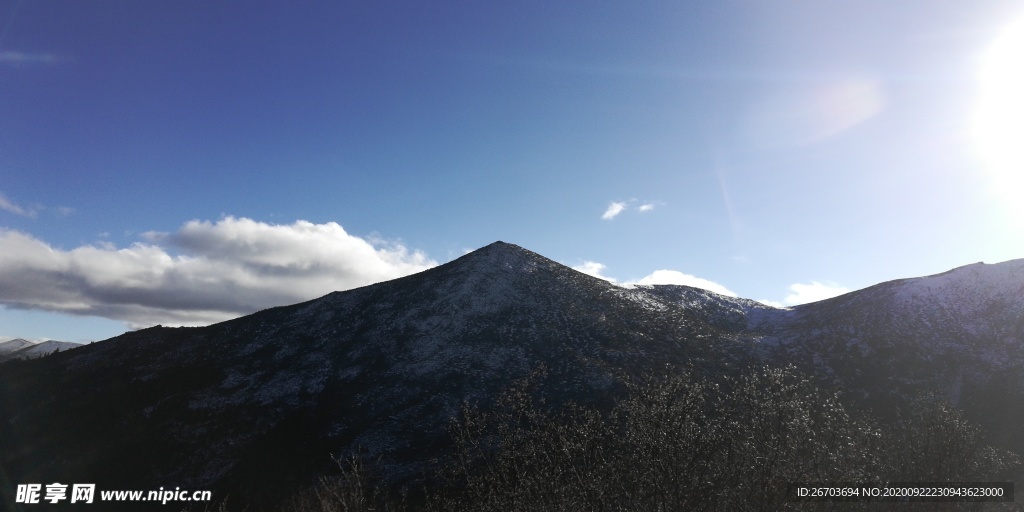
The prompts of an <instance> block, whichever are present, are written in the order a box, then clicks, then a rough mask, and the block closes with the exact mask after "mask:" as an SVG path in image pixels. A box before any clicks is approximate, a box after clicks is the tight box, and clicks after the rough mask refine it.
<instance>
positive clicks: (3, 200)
mask: <svg viewBox="0 0 1024 512" xmlns="http://www.w3.org/2000/svg"><path fill="white" fill-rule="evenodd" d="M0 210H4V211H8V212H11V213H13V214H15V215H21V216H22V217H35V216H36V211H35V210H33V209H31V208H23V207H21V206H19V205H17V204H15V203H14V202H13V201H11V200H10V199H7V196H5V195H3V194H0Z"/></svg>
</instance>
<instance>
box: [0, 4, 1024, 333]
mask: <svg viewBox="0 0 1024 512" xmlns="http://www.w3.org/2000/svg"><path fill="white" fill-rule="evenodd" d="M1021 20H1024V4H1022V3H1020V2H1019V1H1008V0H978V1H973V2H963V1H961V0H927V1H924V0H921V1H915V0H906V1H892V0H885V1H876V0H864V1H858V2H848V1H826V0H823V1H816V2H806V1H789V0H772V1H758V0H744V1H733V0H723V1H715V2H677V1H665V2H660V1H644V0H641V1H637V2H598V1H586V2H584V1H566V2H549V1H532V0H520V1H516V2H502V1H495V2H401V1H381V2H269V1H260V2H241V1H224V2H205V1H189V0H182V1H175V2H123V1H102V0H99V1H92V2H69V1H51V0H13V1H11V0H0V341H2V340H3V339H5V338H14V337H23V338H29V339H33V340H42V339H59V340H65V341H77V342H87V341H94V340H101V339H105V338H109V337H112V336H115V335H117V334H120V333H122V332H125V331H126V330H130V329H137V328H141V327H147V326H151V325H155V324H162V325H205V324H209V323H212V322H217V321H222V320H226V319H230V318H234V317H237V316H241V315H244V314H248V313H251V312H254V311H257V310H259V309H263V308H268V307H273V306H278V305H285V304H290V303H295V302H300V301H304V300H308V299H312V298H315V297H318V296H321V295H323V294H326V293H329V292H331V291H334V290H344V289H350V288H353V287H357V286H363V285H367V284H371V283H374V282H379V281H383V280H387V279H392V278H396V277H400V276H402V275H407V274H410V273H413V272H418V271H421V270H424V269H427V268H430V267H431V266H434V265H438V264H443V263H445V262H448V261H451V260H452V259H454V258H457V257H459V256H461V255H463V254H465V253H466V252H468V251H471V250H474V249H477V248H480V247H482V246H485V245H487V244H489V243H491V242H494V241H496V240H502V241H505V242H510V243H515V244H518V245H520V246H523V247H525V248H527V249H530V250H532V251H534V252H537V253H539V254H541V255H544V256H546V257H549V258H551V259H553V260H556V261H559V262H561V263H564V264H566V265H569V266H572V267H574V268H577V269H578V270H581V271H584V272H587V273H590V274H592V275H598V276H602V277H604V278H606V279H610V280H613V281H615V282H617V283H620V284H625V285H628V284H691V285H696V286H702V287H705V288H708V289H711V290H714V291H718V292H720V293H726V294H730V295H736V296H740V297H746V298H750V299H755V300H761V301H764V302H766V303H769V304H773V305H777V306H790V305H795V304H800V303H806V302H810V301H814V300H820V299H823V298H827V297H830V296H834V295H837V294H840V293H844V292H846V291H850V290H857V289H861V288H865V287H867V286H871V285H873V284H877V283H879V282H883V281H887V280H892V279H898V278H905V277H915V276H922V275H929V274H935V273H939V272H943V271H945V270H949V269H951V268H954V267H958V266H962V265H966V264H970V263H975V262H979V261H984V262H988V263H995V262H999V261H1005V260H1009V259H1015V258H1024V206H1021V205H1019V204H1018V203H1024V201H1020V200H1019V198H1020V197H1024V154H1022V152H1021V149H1020V147H1021V146H1024V142H1021V143H1018V142H1020V141H1024V128H1022V121H1021V120H1022V119H1024V96H1022V94H1024V93H1020V92H1018V91H1024V70H1022V67H1024V21H1021Z"/></svg>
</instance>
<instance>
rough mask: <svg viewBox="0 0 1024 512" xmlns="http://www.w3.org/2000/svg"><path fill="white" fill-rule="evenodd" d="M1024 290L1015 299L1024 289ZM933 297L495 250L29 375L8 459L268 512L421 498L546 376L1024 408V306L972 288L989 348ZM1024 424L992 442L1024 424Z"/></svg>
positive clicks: (47, 472)
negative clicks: (325, 486) (661, 379)
mask: <svg viewBox="0 0 1024 512" xmlns="http://www.w3.org/2000/svg"><path fill="white" fill-rule="evenodd" d="M1022 261H1024V260H1022ZM979 268H981V269H984V268H986V267H979ZM1000 268H1001V267H1000ZM1015 268H1016V267H1015ZM972 272H973V271H972ZM1000 275H1002V274H1000ZM1015 276H1017V274H1016V273H1012V275H1011V278H1010V279H1009V281H1008V282H1009V284H1006V286H1007V287H1008V289H1010V290H1014V289H1016V288H1013V286H1017V285H1018V284H1019V285H1020V286H1024V278H1022V279H1021V281H1020V282H1019V283H1018V282H1016V281H1013V279H1016V277H1015ZM1004 277H1005V276H1004ZM926 278H927V277H926ZM913 279H922V278H912V279H910V280H895V281H890V282H887V283H880V284H879V285H875V286H872V287H869V288H865V289H863V290H858V291H854V292H850V293H848V294H844V295H842V296H839V297H835V298H832V299H828V300H825V301H820V302H816V303H811V304H806V305H801V306H795V307H792V308H787V309H778V308H773V307H770V306H766V305H764V304H761V303H758V302H756V301H751V300H749V299H741V298H734V297H727V296H723V295H719V294H716V293H714V292H711V291H707V290H703V289H700V288H693V287H688V286H681V285H654V286H643V287H632V288H627V287H622V286H618V285H615V284H613V283H610V282H608V281H605V280H602V279H599V278H595V277H592V276H589V275H586V274H582V273H580V272H577V271H575V270H573V269H571V268H569V267H566V266H564V265H561V264H559V263H557V262H555V261H553V260H550V259H548V258H545V257H543V256H541V255H539V254H536V253H534V252H531V251H529V250H527V249H524V248H522V247H519V246H517V245H514V244H508V243H504V242H495V243H493V244H490V245H488V246H485V247H483V248H481V249H479V250H477V251H474V252H472V253H469V254H467V255H464V256H462V257H460V258H457V259H455V260H453V261H451V262H448V263H446V264H443V265H439V266H437V267H434V268H431V269H428V270H425V271H422V272H420V273H417V274H413V275H410V276H406V277H403V278H399V279H396V280H393V281H387V282H383V283H378V284H374V285H369V286H364V287H361V288H356V289H353V290H348V291H344V292H332V293H330V294H327V295H325V296H323V297H320V298H317V299H313V300H310V301H306V302H302V303H299V304H293V305H288V306H280V307H275V308H270V309H266V310H262V311H259V312H257V313H254V314H252V315H247V316H245V317H241V318H237V319H233V320H229V321H226V322H222V323H219V324H214V325H211V326H207V327H195V328H168V327H160V326H158V327H153V328H149V329H143V330H139V331H134V332H130V333H125V334H123V335H121V336H117V337H114V338H111V339H109V340H104V341H101V342H97V343H93V344H90V345H88V346H85V347H81V348H78V349H75V350H73V351H67V352H64V351H62V352H60V353H58V354H54V355H52V356H49V357H47V358H44V359H41V360H35V361H27V362H23V363H19V364H13V365H12V364H8V365H6V366H4V367H2V368H0V384H2V385H0V441H2V442H3V443H4V444H5V445H6V446H11V447H14V449H12V450H10V451H8V452H5V453H3V454H2V455H0V457H2V458H0V462H2V463H3V466H4V468H5V470H7V471H8V473H9V474H11V475H13V476H14V477H18V478H22V477H25V475H39V477H40V478H43V479H45V480H47V481H56V480H51V479H57V478H76V475H81V474H89V475H95V476H96V480H97V481H98V483H103V484H105V485H111V486H114V485H116V487H114V488H131V487H136V488H145V487H146V486H152V485H153V484H154V483H157V482H167V481H173V482H175V485H181V486H182V487H191V488H210V487H216V488H218V489H224V490H228V491H229V492H232V493H234V494H242V495H246V496H249V497H250V499H252V500H254V502H255V501H259V500H260V499H267V500H273V499H279V498H280V496H279V495H275V494H274V493H275V492H276V493H280V492H282V491H280V490H275V486H278V487H277V489H288V488H296V487H299V486H301V485H304V484H307V483H308V482H309V480H310V479H311V478H314V477H315V475H318V474H322V473H323V472H325V471H328V470H329V468H330V466H331V465H332V464H333V462H332V460H331V455H332V454H334V455H338V454H344V453H348V452H351V451H353V450H362V451H364V453H365V454H366V455H367V456H369V457H370V458H373V459H376V460H380V461H381V462H382V464H383V465H384V467H385V468H387V473H388V475H389V478H393V479H395V480H396V481H401V480H403V479H410V478H415V477H416V476H417V475H420V474H422V471H423V470H424V468H425V467H427V466H429V465H430V464H432V462H431V461H433V460H435V459H436V458H437V457H439V456H441V454H443V453H444V449H445V442H446V439H447V437H446V435H447V434H446V428H447V425H448V422H449V421H450V419H451V418H452V417H455V416H457V415H458V413H459V409H460V407H461V405H462V404H463V403H464V402H465V401H471V402H480V403H483V404H486V403H487V401H488V400H492V399H493V397H495V396H496V395H497V393H498V392H499V391H500V390H501V389H503V388H505V387H507V386H508V385H510V384H511V383H512V382H514V381H516V380H517V379H521V378H523V377H525V376H526V375H528V374H530V373H531V372H532V371H533V370H534V369H536V368H537V367H538V366H544V367H546V368H547V369H548V372H547V377H545V381H544V383H543V384H544V387H545V390H546V393H547V395H548V398H549V399H550V400H551V402H552V403H560V402H563V401H569V400H571V401H575V402H580V403H600V402H602V401H606V400H608V399H611V398H613V397H614V396H615V394H616V393H618V392H620V391H621V382H622V379H623V378H625V377H628V376H633V377H642V376H645V375H649V374H651V372H654V371H664V368H665V367H666V365H668V366H669V367H675V368H687V369H689V370H690V371H693V372H696V373H698V374H702V375H705V376H721V375H730V374H736V373H738V372H740V371H742V370H743V369H745V368H750V367H755V366H760V365H765V364H772V365H787V364H794V365H796V366H797V367H799V368H802V369H803V370H804V371H808V372H810V373H812V374H813V375H815V376H817V377H818V378H819V380H820V381H821V382H823V383H826V384H829V385H835V386H839V387H842V388H844V389H848V390H850V392H851V393H852V394H853V395H854V396H856V397H858V398H859V399H861V400H864V401H865V402H866V403H867V402H870V403H877V404H881V405H882V406H886V405H887V404H890V403H896V402H898V401H899V400H902V399H904V398H905V397H906V396H910V395H912V394H914V393H917V392H919V391H926V390H937V391H941V392H942V393H946V394H950V393H952V392H953V391H955V390H954V386H953V385H952V384H951V383H955V382H959V391H958V393H960V396H961V397H966V396H973V395H972V394H978V393H995V395H993V396H996V398H1000V397H1002V398H1008V399H1012V398H1013V397H1014V396H1016V395H1013V393H1020V394H1024V381H1022V379H1021V378H1020V375H1024V371H1021V370H1022V365H1024V357H1022V356H1024V354H1022V353H1021V350H1022V348H1021V346H1022V345H1024V343H1022V341H1024V325H1020V324H1019V323H1014V322H1015V321H1017V322H1019V319H1020V318H1021V317H1024V304H1021V303H1020V301H1019V300H1015V298H1014V297H1012V293H995V294H987V295H986V294H985V292H986V290H985V289H984V288H979V287H960V288H956V290H959V292H958V293H961V294H968V295H970V294H974V295H970V297H969V298H971V301H972V304H973V303H979V304H982V303H984V304H988V305H989V306H988V307H987V309H985V310H984V311H985V312H986V314H988V315H989V316H988V317H983V316H980V315H975V317H973V318H971V319H972V320H978V321H980V319H981V318H989V323H990V324H991V326H992V328H991V329H968V328H964V325H965V324H963V322H964V321H965V317H964V316H963V315H959V314H951V313H949V312H948V311H947V310H945V309H943V308H941V307H933V306H935V305H936V302H935V301H930V300H926V299H920V300H917V301H916V302H914V301H911V302H909V303H907V302H905V301H900V300H898V299H899V293H897V292H898V291H899V289H901V286H904V284H900V283H905V282H908V281H911V282H912V281H913ZM1003 280H1004V281H1007V279H1003ZM989 281H992V282H996V281H999V279H996V278H992V279H990V280H989ZM943 282H945V281H943ZM951 282H959V281H951ZM986 282H988V281H986ZM935 283H938V281H936V282H935ZM954 288H955V287H954ZM993 304H994V305H993ZM972 311H973V310H972ZM979 325H981V324H979ZM997 328H998V329H997ZM999 329H1002V331H999V332H1003V334H1004V335H1003V336H1002V337H996V338H994V339H989V338H990V336H989V334H991V333H992V332H996V331H998V330H999ZM934 340H938V341H934ZM935 347H939V348H940V349H936V348H935ZM982 349H984V350H982ZM989 352H991V353H989ZM992 354H995V356H993V355H992ZM992 357H997V358H999V359H998V362H999V363H1002V365H1001V366H1000V365H997V364H994V363H993V362H992V361H989V359H991V358H992ZM41 375H47V376H51V380H49V381H45V380H42V377H40V376H41ZM1008 393H1009V394H1008ZM1022 396H1024V395H1022ZM993 400H995V399H993ZM964 402H966V400H961V403H964ZM1022 403H1024V401H1022ZM967 406H968V409H969V410H971V411H972V414H975V415H976V416H978V417H982V416H984V414H985V413H986V411H988V412H991V411H990V409H991V407H990V405H988V404H980V405H977V406H975V405H971V404H967ZM971 407H973V409H970V408H971ZM1018 409H1019V408H1018ZM1007 418H1009V419H1007V420H1006V421H1005V422H1003V423H998V424H996V423H993V424H991V426H993V428H998V429H1005V428H1008V427H1007V425H1009V424H1010V423H1012V421H1016V420H1018V419H1021V418H1024V411H1018V410H1013V411H1010V413H1008V415H1007ZM111 432H117V436H116V437H111ZM1010 432H1015V431H1010ZM997 437H998V436H997ZM1006 437H1007V438H1006V439H1004V441H1005V442H1007V443H1011V444H1012V441H1013V440H1012V439H1010V436H1009V435H1007V436H1006ZM83 450H86V451H87V452H88V453H91V454H92V455H91V456H90V457H89V458H83V457H79V456H76V455H75V454H77V453H82V452H83ZM57 461H63V462H57ZM156 485H161V484H156Z"/></svg>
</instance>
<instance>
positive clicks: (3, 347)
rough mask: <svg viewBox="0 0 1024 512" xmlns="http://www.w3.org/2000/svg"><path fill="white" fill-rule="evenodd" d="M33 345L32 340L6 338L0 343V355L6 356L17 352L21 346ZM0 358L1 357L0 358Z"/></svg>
mask: <svg viewBox="0 0 1024 512" xmlns="http://www.w3.org/2000/svg"><path fill="white" fill-rule="evenodd" d="M32 346H35V343H34V342H31V341H28V340H26V339H22V338H15V339H13V340H7V341H5V342H3V343H0V357H4V356H7V355H9V354H12V353H14V352H17V351H19V350H21V349H23V348H28V347H32ZM0 360H2V359H0Z"/></svg>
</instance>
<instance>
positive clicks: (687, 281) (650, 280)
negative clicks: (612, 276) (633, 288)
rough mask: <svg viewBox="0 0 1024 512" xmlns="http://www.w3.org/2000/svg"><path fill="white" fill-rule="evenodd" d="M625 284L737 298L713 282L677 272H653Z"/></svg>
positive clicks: (731, 292) (730, 291) (733, 293)
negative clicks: (685, 288)
mask: <svg viewBox="0 0 1024 512" xmlns="http://www.w3.org/2000/svg"><path fill="white" fill-rule="evenodd" d="M625 284H627V285H633V284H678V285H684V286H692V287H694V288H701V289H704V290H709V291H712V292H715V293H717V294H720V295H727V296H729V297H736V296H737V295H736V293H735V292H733V291H732V290H730V289H728V288H726V287H725V286H722V285H720V284H718V283H716V282H714V281H709V280H707V279H704V278H702V277H697V276H693V275H690V274H684V273H682V272H679V271H678V270H655V271H654V272H652V273H651V274H650V275H648V276H646V277H644V278H642V279H640V280H639V281H631V282H628V283H625Z"/></svg>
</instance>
